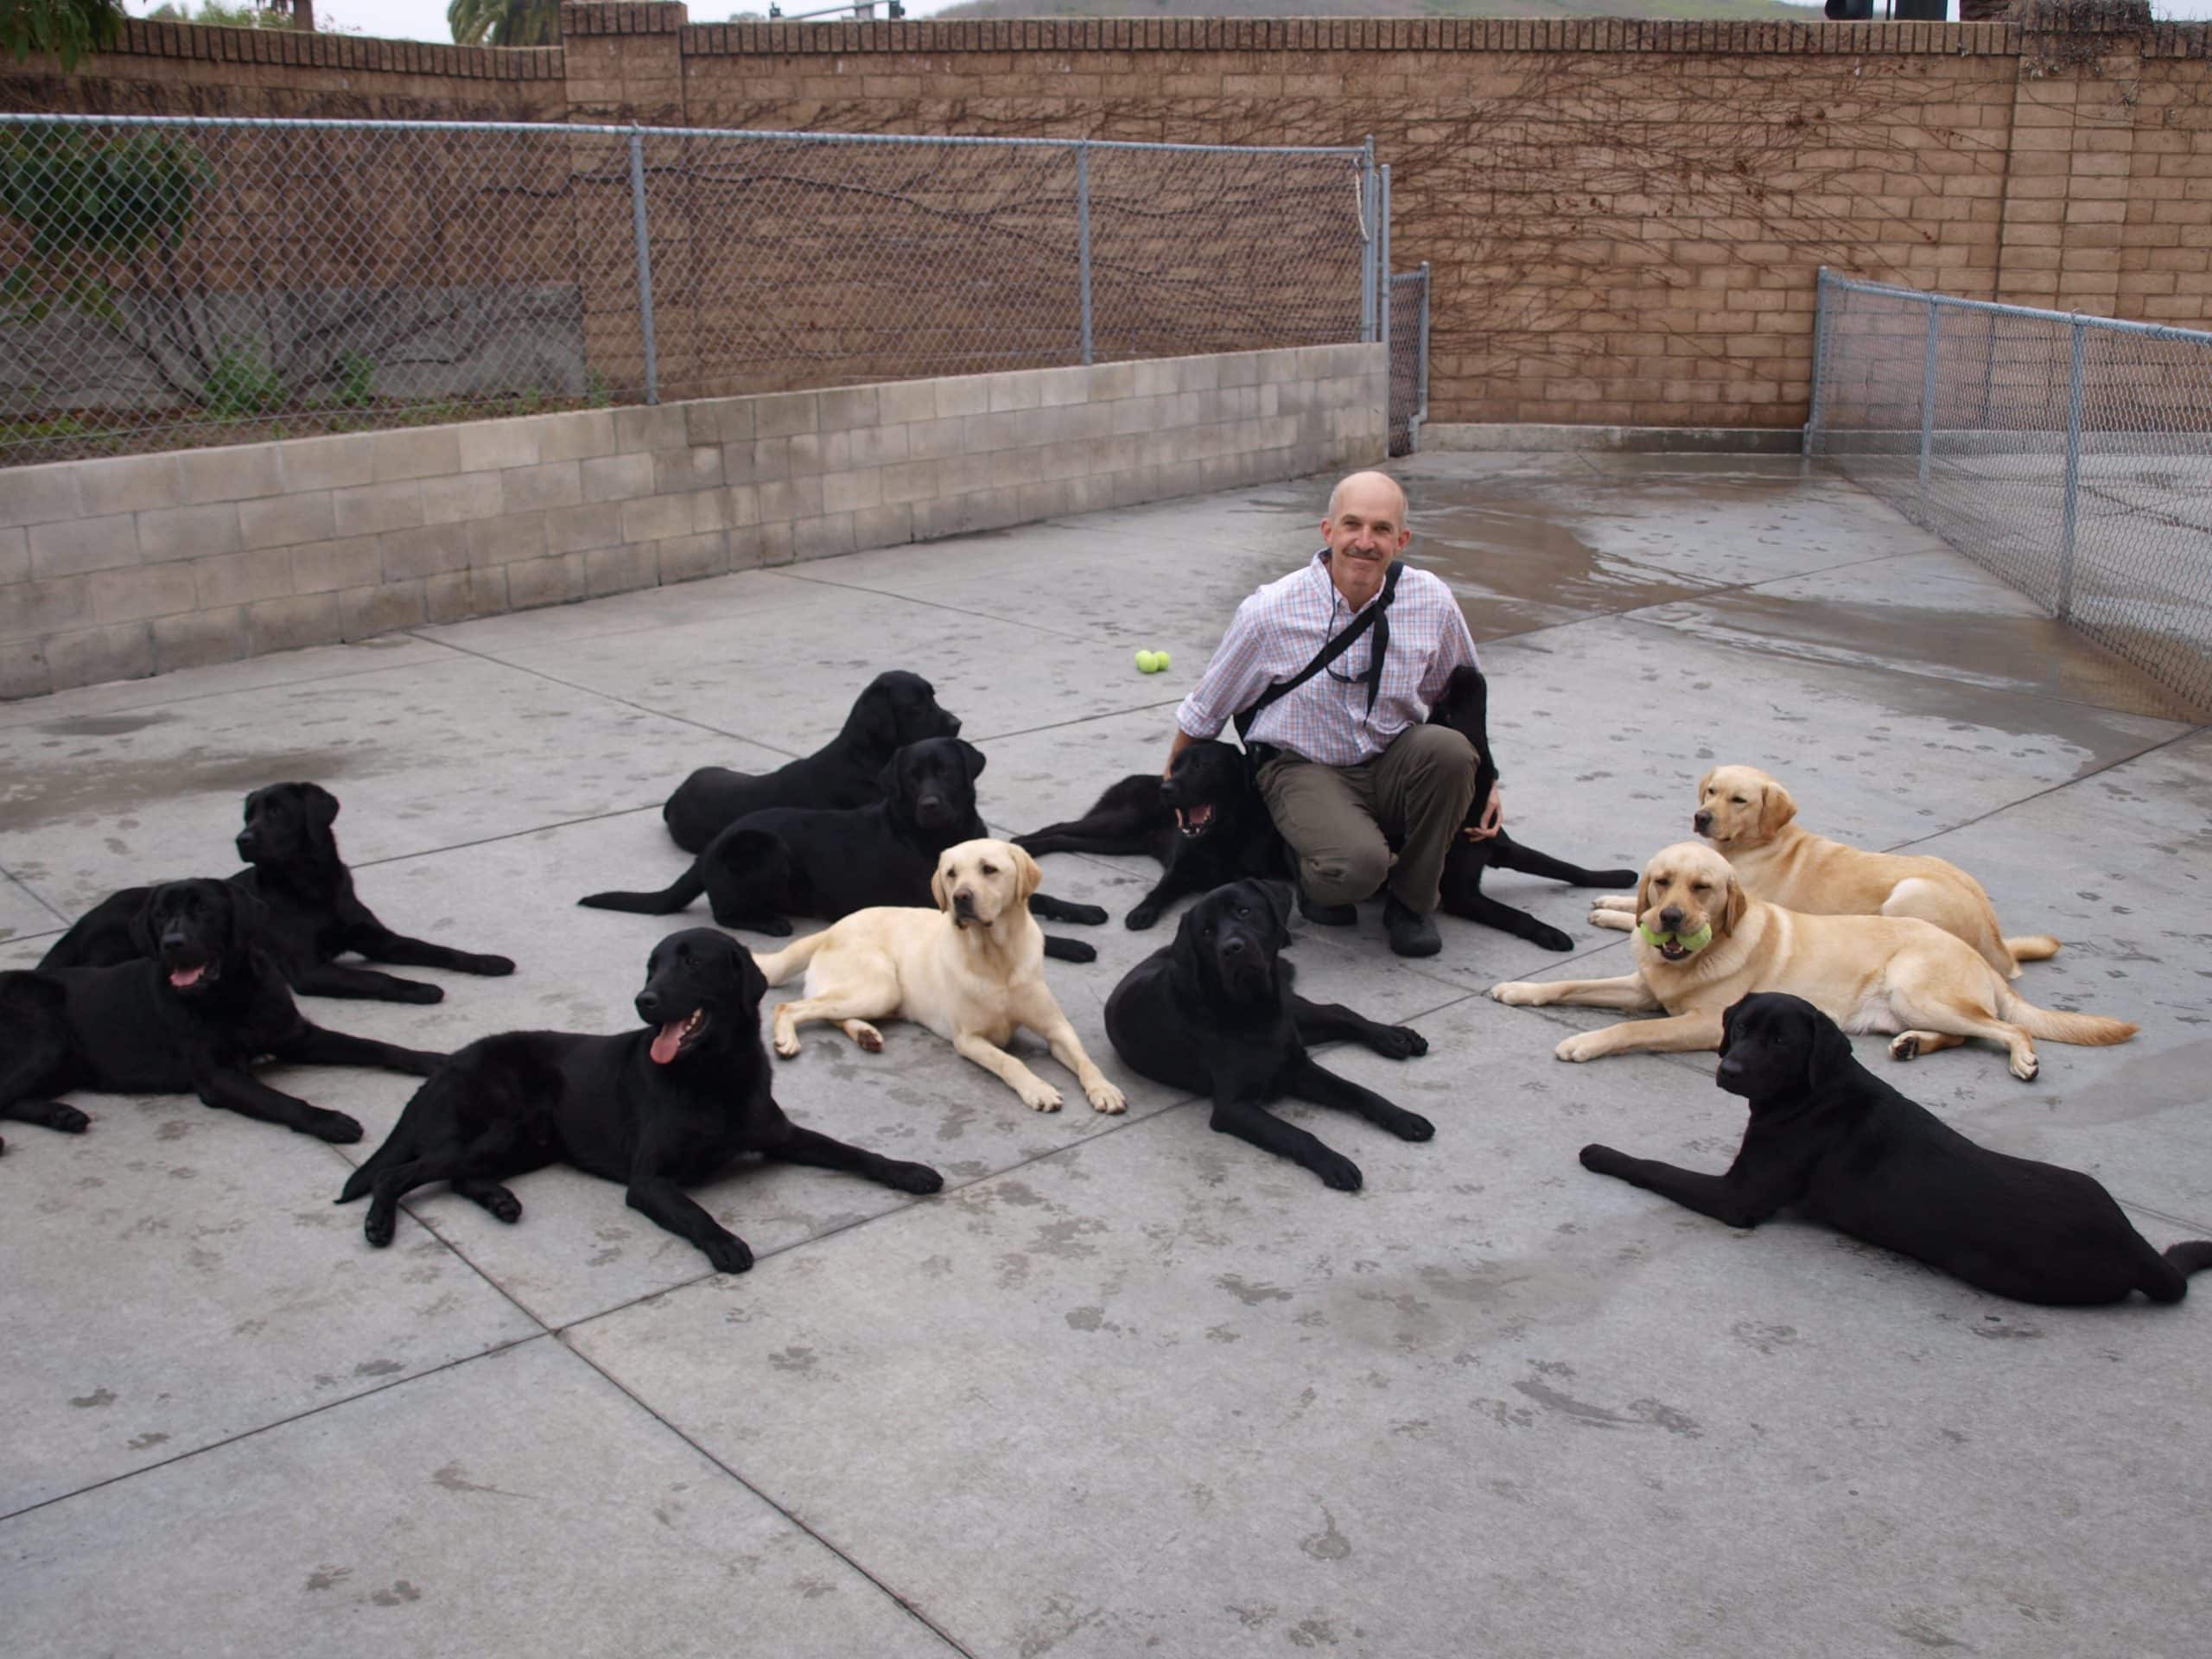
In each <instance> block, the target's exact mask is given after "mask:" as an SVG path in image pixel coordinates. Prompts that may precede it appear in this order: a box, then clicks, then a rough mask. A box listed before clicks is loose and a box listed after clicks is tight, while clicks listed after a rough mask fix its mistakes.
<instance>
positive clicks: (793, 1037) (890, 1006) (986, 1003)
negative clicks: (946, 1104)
mask: <svg viewBox="0 0 2212 1659" xmlns="http://www.w3.org/2000/svg"><path fill="white" fill-rule="evenodd" d="M1042 879H1043V875H1042V873H1041V872H1040V871H1039V869H1038V868H1037V861H1036V860H1035V859H1033V858H1032V857H1030V856H1029V855H1028V854H1027V853H1025V852H1023V851H1022V850H1021V849H1020V848H1019V847H1016V846H1014V845H1013V844H1012V843H1011V842H1003V841H963V842H960V843H959V844H957V846H952V847H948V848H946V849H944V852H943V853H941V854H940V855H938V861H937V871H936V874H933V875H931V877H930V893H931V895H932V896H933V897H934V898H935V899H937V903H938V907H937V908H936V909H935V910H922V909H919V908H914V909H893V908H889V907H884V908H879V909H874V910H856V911H855V912H853V913H852V914H851V915H849V916H848V917H846V918H844V919H843V920H842V921H840V922H839V923H837V925H836V926H834V927H831V928H829V929H828V930H826V931H823V932H820V933H814V934H810V935H809V936H808V937H807V938H803V939H798V940H796V941H794V942H793V943H791V944H788V945H786V946H785V947H784V948H783V949H782V950H778V951H775V952H773V953H772V954H771V955H768V956H765V957H760V971H761V972H762V973H763V974H765V975H766V976H767V979H768V982H769V983H770V984H771V985H780V984H782V983H783V982H785V980H787V979H789V978H790V977H791V976H792V975H793V974H795V973H797V972H798V970H799V969H802V968H804V969H805V970H806V995H804V996H802V997H799V998H798V999H796V1000H794V1001H789V1002H785V1003H781V1004H779V1005H778V1007H777V1009H776V1016H775V1046H776V1052H777V1053H779V1054H781V1055H784V1056H785V1057H787V1058H788V1057H789V1056H791V1055H793V1054H796V1053H798V1046H799V1044H798V1028H799V1027H801V1026H802V1025H804V1024H805V1023H806V1022H807V1021H809V1020H836V1022H837V1023H838V1024H839V1025H841V1026H842V1027H843V1028H844V1032H845V1035H847V1036H848V1037H849V1038H851V1039H853V1040H854V1041H855V1042H856V1043H858V1044H859V1045H860V1046H861V1047H862V1048H865V1049H868V1050H869V1051H870V1052H874V1051H875V1050H878V1049H880V1048H881V1047H882V1046H883V1033H881V1032H880V1031H878V1030H877V1029H876V1028H875V1027H874V1026H872V1025H870V1024H868V1021H869V1020H887V1019H891V1018H893V1017H896V1018H898V1019H901V1020H912V1021H913V1022H914V1023H915V1024H916V1025H918V1026H927V1027H929V1028H930V1029H931V1031H933V1032H935V1033H937V1034H938V1036H940V1037H943V1038H944V1039H947V1040H948V1041H949V1042H950V1043H951V1045H952V1046H953V1047H954V1048H955V1049H956V1050H957V1051H958V1052H959V1053H960V1054H961V1056H962V1057H963V1058H966V1059H970V1060H973V1061H974V1062H975V1063H976V1065H980V1066H982V1068H983V1070H985V1071H988V1072H989V1073H990V1074H991V1075H992V1076H994V1077H996V1078H998V1079H999V1081H1000V1082H1001V1083H1003V1084H1006V1086H1007V1088H1009V1089H1011V1090H1014V1093H1015V1094H1017V1095H1020V1096H1021V1099H1022V1103H1023V1104H1024V1105H1026V1106H1028V1107H1031V1108H1033V1109H1035V1110H1037V1111H1040V1112H1057V1111H1058V1110H1059V1109H1060V1095H1059V1090H1057V1089H1054V1088H1053V1087H1052V1085H1051V1084H1047V1083H1046V1081H1045V1080H1044V1079H1043V1078H1041V1077H1039V1076H1038V1075H1037V1074H1036V1073H1035V1072H1033V1071H1031V1070H1030V1069H1029V1068H1028V1067H1027V1066H1026V1065H1023V1064H1022V1063H1021V1062H1020V1060H1018V1059H1016V1058H1014V1056H1013V1055H1011V1054H1009V1053H1007V1052H1006V1050H1005V1048H1004V1046H1003V1045H1005V1044H1007V1043H1009V1042H1011V1041H1013V1039H1014V1027H1016V1026H1027V1027H1029V1029H1030V1030H1032V1031H1033V1032H1035V1033H1037V1034H1038V1035H1039V1036H1040V1037H1042V1038H1043V1039H1045V1040H1046V1043H1048V1044H1049V1045H1051V1046H1052V1056H1053V1058H1055V1059H1057V1060H1058V1061H1059V1063H1060V1064H1061V1065H1065V1067H1067V1069H1068V1070H1069V1071H1072V1072H1074V1073H1075V1074H1076V1077H1077V1078H1078V1079H1079V1080H1080V1081H1081V1082H1082V1084H1083V1092H1084V1095H1085V1096H1087V1097H1088V1098H1089V1100H1090V1103H1091V1104H1092V1105H1093V1106H1095V1107H1096V1108H1097V1109H1099V1110H1100V1111H1102V1112H1118V1111H1121V1110H1122V1109H1124V1108H1125V1107H1126V1106H1127V1104H1128V1103H1127V1102H1126V1101H1125V1100H1123V1099H1122V1091H1121V1090H1118V1089H1116V1087H1115V1086H1114V1085H1113V1084H1111V1083H1109V1082H1108V1081H1107V1080H1106V1076H1105V1073H1103V1072H1102V1071H1099V1069H1098V1068H1097V1067H1096V1065H1092V1064H1091V1061H1090V1055H1088V1054H1086V1053H1084V1052H1083V1043H1082V1041H1081V1039H1078V1038H1077V1036H1076V1034H1075V1027H1073V1026H1071V1025H1070V1024H1069V1023H1068V1018H1067V1015H1065V1014H1063V1013H1061V1012H1060V1005H1059V1004H1058V1002H1056V1001H1053V1000H1052V991H1051V989H1050V988H1048V987H1047V986H1046V983H1045V975H1044V963H1045V935H1044V932H1043V931H1042V930H1041V929H1040V928H1039V927H1038V925H1037V922H1036V918H1033V916H1031V915H1030V913H1029V896H1030V894H1032V893H1035V892H1036V891H1037V884H1038V883H1039V881H1040V880H1042Z"/></svg>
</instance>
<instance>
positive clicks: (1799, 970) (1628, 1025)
mask: <svg viewBox="0 0 2212 1659" xmlns="http://www.w3.org/2000/svg"><path fill="white" fill-rule="evenodd" d="M1636 902H1637V918H1636V919H1637V936H1636V972H1634V973H1633V974H1630V975H1629V976H1626V977H1624V978H1621V979H1569V980H1559V981H1555V982H1550V983H1533V982H1526V981H1516V982H1509V983H1506V984H1503V985H1493V986H1491V993H1490V994H1491V995H1492V996H1494V997H1496V998H1497V1000H1498V1001H1501V1002H1511V1003H1515V1004H1517V1005H1520V1006H1522V1007H1541V1006H1542V1005H1544V1004H1547V1003H1553V1002H1564V1003H1569V1004H1573V1005H1574V1006H1577V1007H1592V1008H1619V1009H1622V1010H1624V1011H1627V1012H1636V1013H1643V1012H1647V1011H1656V1010H1658V1009H1661V1008H1663V1009H1665V1010H1666V1013H1667V1015H1668V1017H1667V1018H1666V1019H1664V1020H1629V1021H1626V1022H1624V1023H1623V1024H1621V1025H1618V1026H1606V1027H1604V1028H1602V1029H1601V1030H1598V1031H1586V1032H1581V1033H1578V1034H1576V1035H1575V1036H1573V1037H1570V1038H1568V1039H1567V1040H1566V1041H1565V1042H1563V1043H1561V1044H1560V1046H1559V1047H1558V1048H1557V1049H1556V1050H1555V1051H1554V1052H1556V1053H1557V1054H1558V1056H1559V1058H1560V1059H1562V1060H1594V1059H1597V1058H1599V1057H1600V1056H1601V1055H1605V1054H1620V1053H1624V1052H1628V1051H1629V1050H1631V1049H1639V1048H1644V1049H1663V1050H1694V1049H1704V1048H1717V1047H1719V1044H1720V1017H1721V1015H1722V1014H1724V1013H1726V1011H1727V1009H1728V1008H1729V1007H1730V1006H1731V1005H1732V1004H1733V1003H1734V1002H1735V1001H1737V999H1738V998H1739V997H1744V996H1748V995H1751V993H1752V992H1753V991H1787V992H1789V993H1790V994H1791V995H1796V996H1802V997H1803V998H1804V999H1805V1001H1808V1002H1810V1003H1811V1004H1812V1005H1813V1006H1814V1007H1816V1008H1818V1009H1820V1011H1821V1013H1823V1014H1827V1016H1828V1017H1829V1018H1830V1019H1831V1020H1834V1021H1835V1022H1836V1023H1837V1024H1838V1025H1840V1026H1841V1027H1843V1028H1844V1029H1845V1030H1846V1031H1879V1032H1895V1033H1897V1036H1896V1038H1895V1039H1893V1040H1892V1041H1891V1044H1890V1054H1891V1058H1894V1059H1900V1060H1909V1059H1911V1058H1913V1057H1914V1056H1916V1055H1919V1054H1926V1053H1930V1052H1934V1051H1935V1050H1936V1049H1939V1048H1952V1047H1955V1046H1957V1045H1959V1044H1961V1043H1962V1042H1964V1041H1966V1039H1967V1038H1969V1037H1983V1038H1986V1039H1989V1040H1990V1041H1991V1042H1993V1043H1999V1044H2001V1045H2003V1046H2004V1047H2005V1050H2006V1051H2007V1052H2009V1053H2010V1054H2011V1056H2012V1075H2013V1076H2014V1077H2019V1078H2022V1079H2023V1080H2024V1079H2027V1078H2031V1077H2034V1076H2035V1074H2036V1050H2035V1044H2034V1042H2033V1040H2032V1039H2035V1038H2037V1037H2048V1038H2050V1039H2052V1040H2053V1041H2055V1042H2061V1043H2087V1044H2095V1045H2102V1044H2107V1043H2124V1042H2126V1040H2127V1039H2129V1038H2130V1037H2133V1035H2134V1034H2135V1027H2133V1026H2131V1025H2128V1024H2126V1022H2124V1021H2122V1020H2107V1019H2103V1018H2101V1017H2099V1016H2097V1015H2095V1014H2061V1013H2057V1012H2055V1011H2054V1010H2052V1009H2050V1008H2039V1007H2036V1006H2035V1005H2034V1004H2033V1003H2031V1002H2029V1001H2025V1000H2024V999H2023V998H2022V997H2021V996H2020V995H2018V993H2016V992H2015V991H2014V990H2013V989H2012V987H2011V986H2010V985H2009V984H2007V983H2006V982H2005V977H2004V976H2003V975H2002V974H2000V973H1999V971H1998V970H1997V969H1995V968H1994V967H1993V966H1992V965H1991V964H1990V963H1987V962H1986V961H1984V960H1983V959H1982V958H1981V957H1980V956H1978V955H1977V954H1975V952H1974V949H1973V947H1972V946H1970V945H1968V944H1965V943H1964V942H1963V941H1961V940H1960V939H1957V938H1954V937H1953V936H1952V935H1950V934H1948V933H1946V932H1944V931H1942V929H1941V928H1939V927H1936V926H1934V925H1931V924H1929V923H1928V922H1923V921H1921V920H1919V919H1917V918H1913V917H1891V916H1806V915H1801V914H1800V913H1799V912H1796V911H1793V910H1784V909H1783V907H1782V906H1779V905H1770V904H1767V903H1765V902H1764V901H1763V900H1760V899H1753V898H1751V896H1750V895H1749V894H1748V893H1745V890H1744V884H1743V882H1742V881H1741V880H1739V879H1738V876H1737V874H1736V871H1735V870H1734V868H1732V866H1731V865H1730V863H1729V861H1727V860H1726V859H1725V858H1723V857H1721V855H1719V853H1717V852H1715V851H1713V849H1711V848H1710V847H1705V846H1701V845H1700V844H1699V843H1698V842H1694V841H1686V842H1679V843H1678V844H1676V845H1675V846H1672V847H1669V848H1665V849H1662V850H1661V851H1660V852H1659V853H1658V854H1657V855H1655V856H1654V857H1653V858H1652V860H1651V861H1650V863H1649V864H1648V865H1646V866H1645V867H1644V870H1643V881H1642V883H1641V884H1640V885H1639V886H1638V887H1637V892H1636ZM1708 930H1710V931H1708Z"/></svg>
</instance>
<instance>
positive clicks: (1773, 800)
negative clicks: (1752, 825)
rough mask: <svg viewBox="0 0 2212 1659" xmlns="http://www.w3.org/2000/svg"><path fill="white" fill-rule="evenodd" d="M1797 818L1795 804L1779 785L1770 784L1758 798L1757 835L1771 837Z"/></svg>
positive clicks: (1787, 792)
mask: <svg viewBox="0 0 2212 1659" xmlns="http://www.w3.org/2000/svg"><path fill="white" fill-rule="evenodd" d="M1796 816H1797V803H1796V801H1794V800H1792V799H1790V798H1789V791H1788V790H1786V789H1784V788H1783V786H1782V785H1780V784H1776V783H1770V784H1768V785H1766V786H1765V788H1764V791H1763V792H1762V793H1761V795H1760V797H1759V834H1761V835H1763V836H1771V835H1774V834H1776V833H1777V831H1779V830H1780V829H1781V828H1782V826H1783V824H1785V823H1789V820H1790V819H1792V818H1794V817H1796Z"/></svg>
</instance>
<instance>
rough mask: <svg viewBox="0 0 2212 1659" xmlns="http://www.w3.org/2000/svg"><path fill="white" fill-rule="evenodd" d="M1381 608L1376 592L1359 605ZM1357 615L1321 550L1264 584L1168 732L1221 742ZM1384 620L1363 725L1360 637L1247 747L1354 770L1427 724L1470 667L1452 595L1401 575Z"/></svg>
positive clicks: (1367, 647) (1368, 640)
mask: <svg viewBox="0 0 2212 1659" xmlns="http://www.w3.org/2000/svg"><path fill="white" fill-rule="evenodd" d="M1381 597H1382V595H1381V594H1380V592H1379V591H1378V592H1377V594H1376V597H1375V598H1374V599H1371V600H1370V601H1368V604H1369V605H1373V604H1376V603H1377V602H1379V601H1380V600H1381ZM1363 608H1364V607H1363ZM1359 614H1360V613H1359V612H1357V611H1354V610H1353V609H1352V608H1351V607H1350V606H1349V605H1347V604H1345V603H1344V595H1343V594H1340V593H1338V591H1337V584H1336V583H1335V582H1334V581H1332V579H1331V577H1330V575H1329V550H1327V549H1326V548H1323V549H1322V550H1320V551H1319V552H1318V553H1316V554H1315V555H1314V556H1313V562H1312V563H1309V564H1307V565H1306V567H1305V568H1304V569H1300V570H1294V571H1293V572H1291V574H1290V575H1287V576H1285V577H1284V578H1283V579H1282V580H1281V581H1280V582H1269V583H1268V585H1267V586H1266V587H1264V588H1261V589H1260V590H1259V591H1258V592H1257V593H1255V594H1253V595H1252V596H1251V597H1250V598H1249V599H1247V600H1246V601H1244V602H1243V604H1242V605H1239V606H1238V607H1236V620H1234V621H1232V622H1231V623H1230V625H1229V631H1228V632H1226V633H1224V634H1223V635H1222V637H1221V644H1220V645H1218V646H1217V647H1216V648H1215V650H1214V653H1213V660H1212V661H1211V662H1210V663H1208V664H1206V671H1205V675H1204V676H1203V677H1201V678H1200V679H1199V681H1198V684H1197V685H1196V686H1195V687H1193V688H1192V691H1191V695H1190V696H1187V697H1185V698H1184V699H1183V701H1182V702H1181V704H1180V705H1179V707H1178V708H1177V709H1176V710H1175V723H1176V725H1177V726H1179V727H1180V728H1182V729H1183V730H1184V731H1185V732H1188V733H1189V734H1191V735H1192V737H1218V736H1220V735H1221V733H1222V729H1223V728H1224V727H1226V726H1227V725H1228V724H1229V722H1230V719H1231V717H1232V716H1234V715H1236V711H1237V710H1238V709H1249V708H1250V707H1251V706H1252V704H1253V703H1255V702H1257V701H1258V700H1259V696H1260V694H1261V693H1262V691H1264V690H1267V689H1268V687H1269V686H1271V685H1273V684H1274V683H1276V682H1277V681H1280V680H1287V679H1292V678H1294V677H1296V676H1297V674H1298V672H1299V671H1300V669H1302V668H1304V667H1305V666H1306V664H1308V663H1310V662H1312V661H1313V659H1314V658H1316V657H1318V656H1319V655H1320V653H1321V647H1322V646H1323V645H1326V644H1327V643H1328V642H1329V640H1331V639H1333V638H1334V637H1335V636H1336V635H1337V634H1338V633H1340V632H1343V631H1344V629H1345V628H1346V627H1348V626H1351V622H1352V620H1354V618H1356V617H1357V616H1358V615H1359ZM1389 615H1390V647H1389V651H1388V652H1386V653H1385V654H1384V656H1383V686H1382V690H1381V691H1380V692H1379V693H1378V694H1377V695H1376V699H1375V709H1374V712H1373V713H1372V714H1370V713H1369V712H1368V708H1367V686H1366V683H1365V682H1364V680H1363V676H1364V675H1365V673H1366V672H1367V670H1368V667H1369V665H1370V663H1371V662H1372V660H1373V658H1372V654H1371V653H1372V652H1373V650H1374V641H1375V631H1374V629H1373V628H1372V627H1370V628H1369V630H1368V631H1367V632H1365V633H1363V634H1362V635H1361V636H1360V637H1359V639H1357V640H1355V641H1354V642H1353V644H1352V646H1351V649H1350V650H1349V651H1347V652H1344V655H1343V656H1341V657H1339V658H1337V660H1336V661H1335V662H1333V663H1331V664H1329V665H1328V666H1327V667H1326V668H1325V669H1323V670H1322V671H1320V672H1319V673H1318V674H1316V675H1314V676H1313V678H1311V679H1309V680H1307V681H1306V683H1305V684H1303V685H1301V686H1300V687H1299V688H1298V689H1297V690H1294V691H1292V692H1290V693H1289V694H1287V696H1281V697H1278V698H1276V699H1275V701H1274V702H1271V703H1269V704H1268V706H1267V707H1266V708H1265V709H1262V710H1261V712H1260V716H1259V718H1258V719H1257V720H1255V721H1253V722H1252V730H1251V732H1250V734H1249V736H1250V739H1251V741H1253V742H1255V743H1271V744H1273V745H1274V747H1277V748H1279V749H1288V750H1289V751H1291V752H1292V753H1294V754H1299V755H1302V756H1304V757H1305V758H1306V760H1318V761H1319V762H1320V763H1321V764H1322V765H1323V766H1359V765H1362V764H1363V763H1364V762H1366V761H1369V760H1374V759H1375V757H1376V756H1377V755H1379V754H1381V753H1383V750H1385V749H1387V748H1389V747H1390V744H1391V741H1393V740H1394V739H1395V738H1396V737H1397V735H1398V734H1400V733H1401V732H1402V731H1404V730H1405V729H1406V728H1408V727H1409V726H1418V725H1419V724H1421V721H1425V720H1427V718H1428V711H1429V709H1430V708H1431V707H1432V706H1433V704H1434V703H1435V702H1436V700H1437V698H1439V697H1440V696H1443V694H1444V687H1445V683H1446V681H1448V680H1449V679H1450V678H1451V677H1452V670H1453V669H1455V668H1458V667H1459V666H1460V665H1461V664H1472V663H1474V661H1475V641H1474V638H1473V636H1472V635H1471V634H1470V633H1469V632H1467V620H1466V618H1465V617H1464V616H1462V615H1461V614H1460V613H1459V601H1457V600H1456V599H1454V598H1452V590H1451V588H1448V587H1446V585H1445V584H1444V582H1442V581H1441V580H1440V578H1438V577H1436V576H1433V575H1430V574H1429V573H1428V572H1427V571H1426V570H1416V569H1414V568H1413V566H1411V565H1408V566H1407V567H1406V569H1405V570H1404V572H1403V574H1402V575H1400V576H1399V578H1398V592H1397V594H1396V596H1395V598H1393V599H1392V600H1391V601H1390V612H1389Z"/></svg>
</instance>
